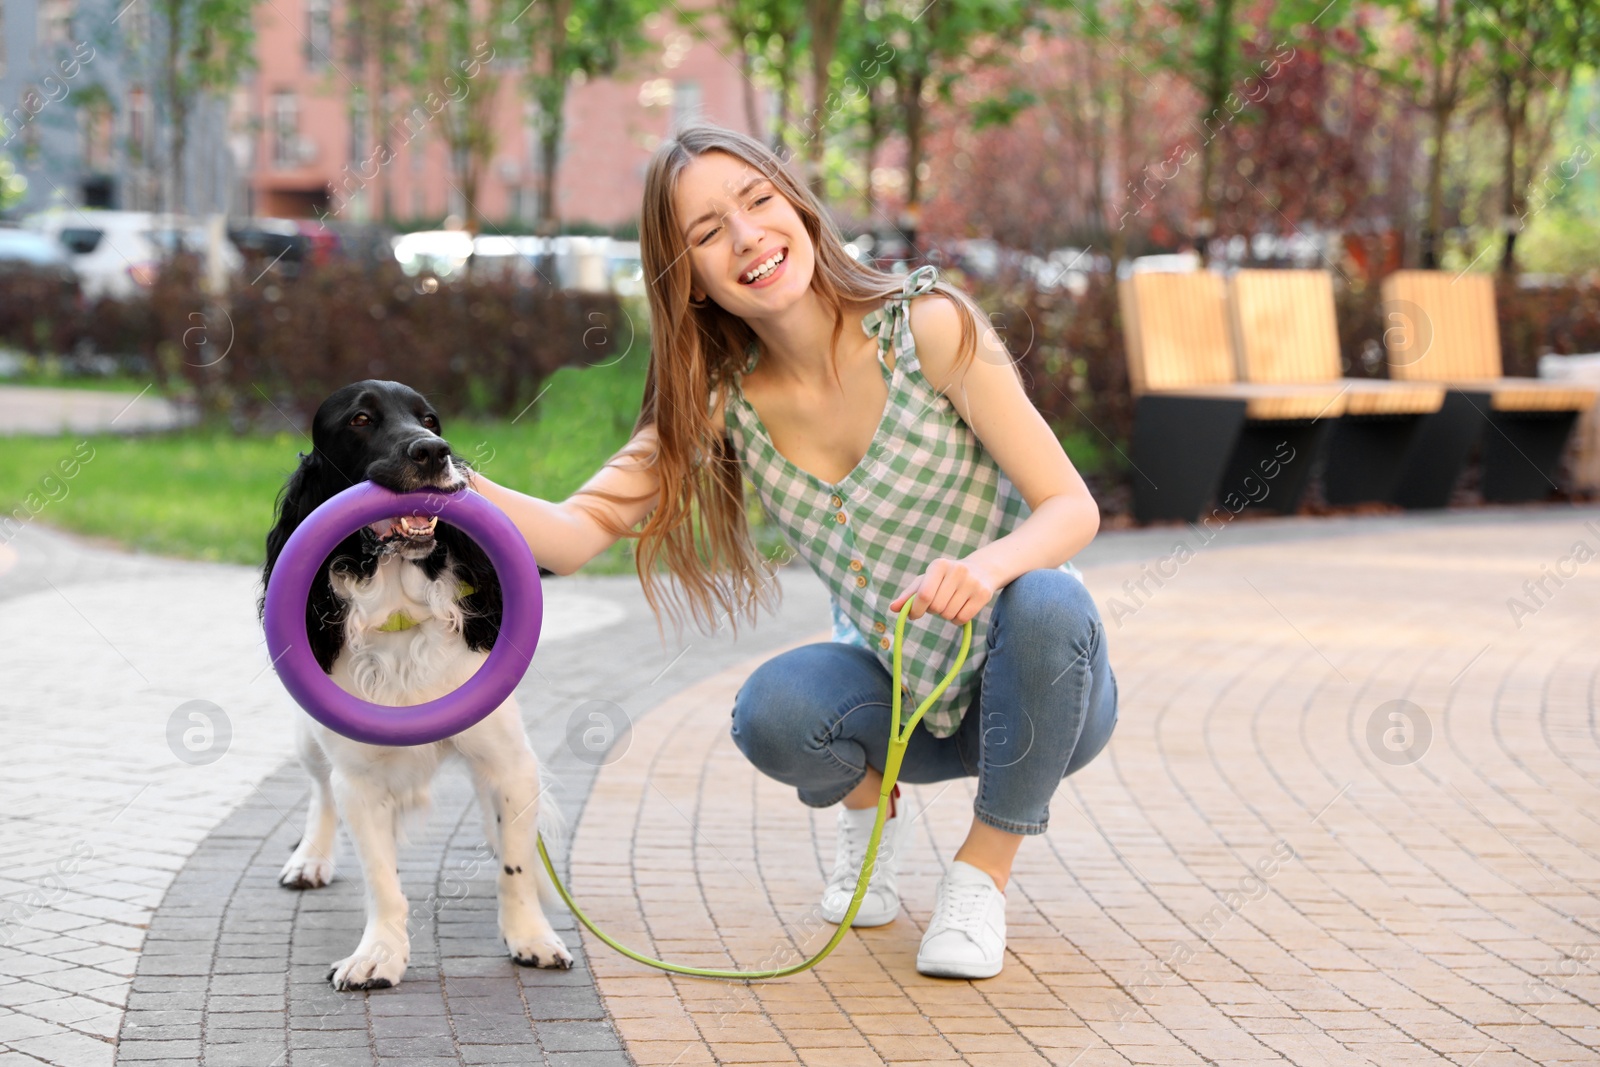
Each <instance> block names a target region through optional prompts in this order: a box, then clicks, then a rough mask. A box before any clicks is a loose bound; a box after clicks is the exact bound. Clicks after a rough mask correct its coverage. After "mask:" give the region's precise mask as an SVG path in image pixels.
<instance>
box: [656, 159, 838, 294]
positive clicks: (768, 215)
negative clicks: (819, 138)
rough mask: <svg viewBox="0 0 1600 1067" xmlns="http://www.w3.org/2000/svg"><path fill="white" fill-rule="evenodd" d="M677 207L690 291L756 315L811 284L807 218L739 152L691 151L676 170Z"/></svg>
mask: <svg viewBox="0 0 1600 1067" xmlns="http://www.w3.org/2000/svg"><path fill="white" fill-rule="evenodd" d="M676 208H677V212H678V218H679V219H680V220H682V225H683V227H684V232H683V234H682V235H681V236H682V237H683V240H684V244H685V247H686V248H687V249H688V254H689V264H690V268H691V269H690V273H691V276H692V292H691V296H692V298H693V299H695V300H701V299H704V298H706V297H710V299H712V300H714V301H716V303H717V305H718V306H719V307H721V308H723V309H724V310H725V311H728V312H729V313H731V314H734V315H739V316H741V317H745V316H746V313H747V312H749V313H751V314H754V315H756V316H759V315H761V314H762V313H763V311H771V310H772V309H774V308H777V307H779V306H783V305H786V304H787V303H789V302H792V300H793V299H794V298H795V296H796V295H798V294H799V293H802V292H804V291H805V289H806V287H807V286H808V285H810V283H811V271H812V267H813V258H812V245H811V238H810V235H809V234H808V233H806V228H805V225H804V224H803V223H802V222H801V220H800V216H799V214H798V213H797V212H796V211H795V209H794V206H793V205H792V204H790V203H789V201H788V199H787V198H785V197H784V196H783V194H782V193H781V192H779V190H778V186H777V184H776V183H775V182H773V181H772V180H771V179H769V178H767V177H766V176H765V175H764V174H762V173H761V172H760V171H759V170H757V169H755V168H754V167H752V166H750V165H749V164H748V163H746V162H744V161H743V160H742V159H738V158H736V157H734V156H730V155H728V154H727V153H725V152H707V153H705V154H704V155H701V156H698V157H696V158H695V159H694V160H693V161H692V162H690V163H689V165H688V166H687V167H685V168H684V169H683V171H682V173H681V174H680V175H679V176H678V189H677V194H676ZM780 256H781V258H779V259H777V262H776V264H775V265H774V264H773V260H774V258H775V257H780ZM763 265H767V267H768V269H767V270H766V271H765V272H764V273H761V274H760V276H759V277H756V278H755V279H754V280H753V282H752V279H751V272H752V271H754V270H756V269H757V268H759V267H761V266H763Z"/></svg>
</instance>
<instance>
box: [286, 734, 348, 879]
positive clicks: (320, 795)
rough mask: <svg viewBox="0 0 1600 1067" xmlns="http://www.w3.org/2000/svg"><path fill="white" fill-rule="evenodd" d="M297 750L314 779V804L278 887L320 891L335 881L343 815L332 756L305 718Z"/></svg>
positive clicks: (312, 793)
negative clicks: (335, 789) (335, 852)
mask: <svg viewBox="0 0 1600 1067" xmlns="http://www.w3.org/2000/svg"><path fill="white" fill-rule="evenodd" d="M295 748H296V749H297V750H298V751H299V754H300V765H301V766H302V767H304V768H305V769H306V774H307V775H309V776H310V778H311V805H310V807H309V808H308V809H307V811H306V828H305V832H304V833H303V834H301V835H300V843H299V844H297V845H296V846H295V849H294V853H293V854H292V855H291V856H290V857H289V862H288V863H285V864H284V865H283V870H282V871H281V872H279V874H278V884H279V885H282V886H287V887H288V888H290V889H316V888H318V887H319V886H325V885H327V884H328V883H329V882H331V881H333V849H334V843H335V841H336V840H337V834H338V829H339V815H338V811H337V809H335V807H334V804H333V781H332V778H331V774H332V768H331V767H330V766H329V764H328V755H327V753H325V752H323V751H322V746H321V745H319V744H318V743H317V739H316V738H315V737H313V736H312V733H311V730H310V729H309V728H308V727H307V725H306V723H305V717H304V716H301V717H300V718H299V719H297V720H296V723H295Z"/></svg>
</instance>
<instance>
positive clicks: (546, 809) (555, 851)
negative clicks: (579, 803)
mask: <svg viewBox="0 0 1600 1067" xmlns="http://www.w3.org/2000/svg"><path fill="white" fill-rule="evenodd" d="M539 777H540V778H542V779H543V781H542V782H541V785H540V789H539V815H538V819H537V821H536V822H535V826H536V827H537V828H538V831H539V837H540V838H542V839H543V841H544V847H545V850H546V851H547V852H549V853H550V860H551V862H552V863H554V862H558V861H559V860H560V858H561V856H562V855H563V854H564V853H565V851H566V843H567V832H568V825H567V817H566V815H565V813H563V812H562V810H561V808H560V807H559V806H558V805H557V804H556V798H555V788H554V786H555V781H554V780H553V779H552V778H551V776H550V771H549V768H547V767H544V766H541V767H540V768H539ZM538 867H539V869H538V872H537V873H536V875H535V877H534V885H535V886H536V887H537V888H538V891H539V904H540V906H541V907H544V908H565V907H566V904H565V903H564V902H563V901H562V899H561V894H560V892H559V891H558V890H557V889H556V887H555V883H553V882H551V881H550V872H549V871H547V870H545V869H544V863H543V862H541V863H540V864H539V865H538Z"/></svg>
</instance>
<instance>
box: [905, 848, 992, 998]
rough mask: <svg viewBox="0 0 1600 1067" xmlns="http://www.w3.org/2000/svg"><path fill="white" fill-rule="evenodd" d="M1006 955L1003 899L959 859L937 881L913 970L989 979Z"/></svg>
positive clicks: (986, 877) (938, 975) (981, 874)
mask: <svg viewBox="0 0 1600 1067" xmlns="http://www.w3.org/2000/svg"><path fill="white" fill-rule="evenodd" d="M1005 955H1006V895H1005V894H1004V893H1002V892H1000V890H998V889H996V888H995V884H994V879H993V878H990V877H989V875H988V874H986V873H985V872H983V871H981V870H979V869H978V868H977V867H974V866H973V865H972V864H970V863H967V862H966V861H964V860H956V861H955V862H953V863H951V864H950V870H949V871H947V872H945V876H944V877H943V878H941V879H940V880H939V890H938V893H937V895H936V896H935V898H934V905H933V919H932V920H931V921H930V922H929V923H928V929H927V931H926V932H925V933H924V934H923V935H922V947H921V948H919V949H918V950H917V970H918V972H920V973H922V974H926V975H932V976H934V977H936V978H993V977H994V976H995V975H997V974H999V973H1000V966H1001V964H1002V963H1004V962H1005Z"/></svg>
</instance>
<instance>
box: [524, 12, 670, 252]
mask: <svg viewBox="0 0 1600 1067" xmlns="http://www.w3.org/2000/svg"><path fill="white" fill-rule="evenodd" d="M654 10H655V4H653V3H651V2H650V0H539V2H538V3H534V4H532V5H530V6H529V7H528V8H527V9H526V10H525V12H524V13H523V15H522V16H521V17H520V18H519V19H518V25H519V27H520V28H521V30H522V34H523V39H524V41H525V42H526V47H527V50H528V56H529V65H528V91H529V93H530V94H531V95H532V96H533V99H534V101H535V102H536V103H537V105H538V120H537V128H538V138H539V228H540V232H541V233H546V234H553V233H556V232H557V230H558V226H557V223H558V218H557V211H556V174H557V171H558V168H559V166H560V162H561V135H562V131H563V129H564V122H565V117H564V111H565V108H566V101H567V87H568V86H569V85H571V84H572V82H573V81H574V79H576V78H579V77H581V78H583V79H585V80H587V79H589V78H597V77H606V76H609V75H612V74H614V73H616V71H617V70H618V68H619V67H620V66H621V64H622V63H623V62H624V61H625V60H626V59H627V58H628V57H630V56H634V55H637V54H640V53H642V52H644V51H645V49H646V48H648V47H649V41H648V40H647V39H646V38H645V36H644V19H645V16H646V15H648V14H650V13H651V12H652V11H654Z"/></svg>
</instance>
